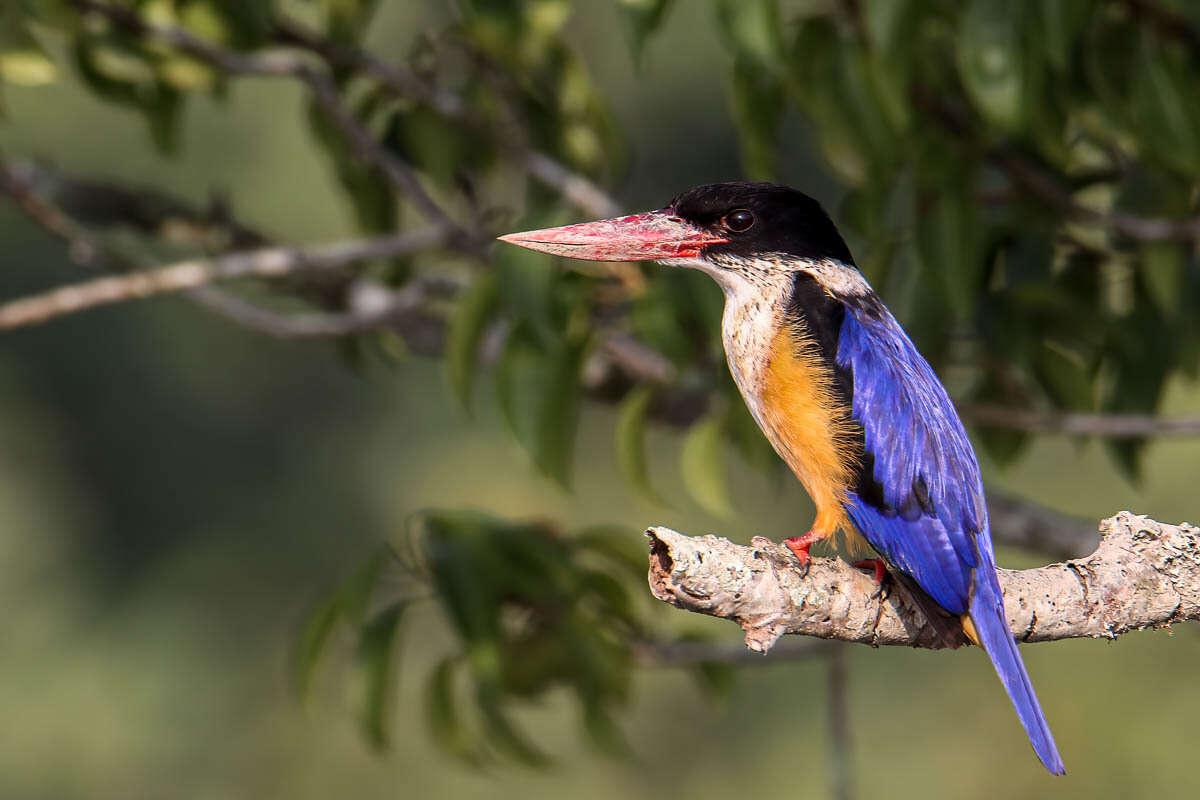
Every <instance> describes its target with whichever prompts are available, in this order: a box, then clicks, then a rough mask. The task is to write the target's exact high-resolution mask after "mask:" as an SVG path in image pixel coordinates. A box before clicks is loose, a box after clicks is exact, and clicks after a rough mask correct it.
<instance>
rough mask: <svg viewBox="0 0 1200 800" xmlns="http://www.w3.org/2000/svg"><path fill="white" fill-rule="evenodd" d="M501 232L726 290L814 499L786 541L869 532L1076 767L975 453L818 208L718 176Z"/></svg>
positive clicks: (555, 250) (731, 331)
mask: <svg viewBox="0 0 1200 800" xmlns="http://www.w3.org/2000/svg"><path fill="white" fill-rule="evenodd" d="M500 238H501V239H502V240H503V241H506V242H510V243H512V244H516V245H520V246H521V247H527V248H529V249H531V250H538V251H541V252H545V253H551V254H554V255H559V256H566V257H569V258H578V259H588V260H594V261H658V262H659V263H662V264H666V265H668V266H681V267H691V268H693V269H698V270H700V271H702V272H705V273H707V274H708V275H710V276H711V277H712V278H713V279H714V280H715V281H716V282H717V283H718V284H719V285H720V287H721V289H722V290H724V292H725V312H724V316H723V319H722V325H721V328H722V338H723V341H724V345H725V356H726V359H727V360H728V362H729V370H730V372H731V373H732V374H733V378H734V381H735V382H736V383H737V386H738V389H739V390H740V391H741V394H742V397H743V398H744V399H745V401H746V405H747V406H749V408H750V413H751V414H752V415H753V416H754V419H755V420H756V421H757V422H758V425H759V427H761V428H762V430H763V433H764V434H766V437H767V439H768V440H769V441H770V442H771V445H772V446H773V447H774V448H775V450H776V452H778V453H779V455H780V457H782V458H783V460H784V461H785V462H786V463H787V465H788V466H789V467H790V468H791V470H792V471H793V472H794V473H795V474H796V477H797V478H799V479H800V482H801V483H802V484H804V488H805V490H806V491H807V492H808V494H809V495H810V496H811V497H812V499H813V502H814V504H815V505H816V509H817V513H816V519H815V521H814V522H813V524H812V527H811V528H810V529H809V531H808V532H807V533H805V534H804V535H802V536H796V537H793V538H790V539H787V540H785V544H787V545H788V547H789V548H791V550H792V552H793V553H795V555H796V557H797V558H798V559H799V560H800V562H801V564H802V565H807V563H808V560H809V552H808V551H809V548H810V547H811V546H812V544H813V543H815V542H817V541H820V540H822V539H825V538H826V537H829V536H831V535H832V534H834V533H836V532H838V531H841V532H843V533H844V534H845V535H846V536H847V538H848V539H851V540H854V539H856V538H857V537H858V535H861V538H862V539H865V541H866V542H867V544H869V545H870V547H871V548H873V549H874V550H875V551H876V552H877V553H878V554H879V556H881V560H880V561H879V562H877V564H878V565H879V570H880V571H879V572H877V578H878V579H882V570H883V569H886V570H887V571H888V572H889V573H891V574H892V575H893V576H895V578H896V580H897V581H898V583H900V584H901V585H904V586H906V587H907V588H908V589H909V590H910V592H911V593H913V594H915V595H917V596H918V600H919V601H920V602H922V603H923V605H925V606H926V608H927V609H928V610H927V613H926V616H927V617H929V619H930V622H931V624H934V626H935V627H938V626H939V625H940V626H942V627H943V629H944V627H945V626H946V625H947V624H948V623H950V622H951V621H952V620H953V619H954V617H957V618H958V620H960V621H961V624H962V627H963V632H964V633H965V634H966V636H967V637H968V638H969V639H971V640H972V641H973V642H975V643H976V644H977V645H979V646H981V647H982V648H983V649H984V650H985V651H986V652H987V654H988V656H989V657H990V658H991V660H992V663H993V664H994V665H995V667H996V672H997V673H998V674H999V676H1000V680H1001V681H1002V682H1003V684H1004V688H1005V689H1006V690H1007V691H1008V694H1009V697H1011V698H1012V702H1013V705H1014V706H1015V707H1016V710H1017V716H1018V717H1019V718H1020V720H1021V724H1022V725H1024V727H1025V731H1026V732H1027V733H1028V735H1029V740H1030V742H1031V743H1032V744H1033V749H1034V750H1035V751H1036V752H1037V755H1038V758H1040V759H1041V761H1042V763H1043V764H1044V765H1045V766H1046V768H1047V769H1048V770H1050V772H1052V773H1054V774H1056V775H1061V774H1063V773H1064V771H1065V770H1064V768H1063V763H1062V759H1061V758H1060V757H1059V754H1058V749H1057V747H1056V746H1055V743H1054V737H1053V736H1052V735H1051V733H1050V728H1049V726H1048V725H1047V723H1046V718H1045V715H1044V714H1043V713H1042V709H1041V707H1040V706H1039V704H1038V700H1037V696H1036V695H1035V694H1034V691H1033V685H1032V684H1031V683H1030V680H1029V674H1028V673H1027V672H1026V670H1025V665H1024V663H1023V662H1022V661H1021V656H1020V653H1018V651H1017V644H1016V641H1015V640H1014V638H1013V635H1012V633H1011V632H1010V631H1009V628H1008V622H1007V618H1006V615H1005V613H1004V598H1003V595H1002V594H1001V592H1000V583H999V580H998V579H997V577H996V560H995V556H994V555H993V553H992V540H991V534H990V532H989V529H988V516H987V506H986V504H985V502H984V495H983V483H982V481H981V479H980V474H979V464H978V463H977V461H976V459H975V452H974V450H973V449H972V447H971V442H970V440H969V439H968V438H967V434H966V431H965V430H964V429H963V425H962V422H961V421H960V420H959V418H958V414H957V413H956V412H955V409H954V404H953V403H952V402H951V401H950V398H949V396H948V395H947V394H946V390H945V389H944V388H943V387H942V384H941V382H940V381H939V380H938V378H937V375H935V374H934V372H933V369H932V368H931V367H930V366H929V363H928V362H927V361H926V360H925V359H924V358H923V357H922V356H921V354H920V353H919V352H917V348H916V347H915V346H914V345H913V343H912V341H911V340H910V339H909V338H908V336H907V334H905V332H904V330H903V329H902V328H901V327H900V325H899V323H897V322H896V319H895V317H893V316H892V314H891V312H890V311H888V309H887V308H886V307H885V306H884V304H883V302H882V301H881V300H880V299H879V296H878V295H876V294H875V292H874V291H873V290H872V289H871V286H870V285H869V284H868V283H867V281H866V279H865V278H864V277H863V275H862V273H860V272H859V271H858V269H857V268H856V266H855V264H854V260H853V258H852V257H851V255H850V250H849V249H848V248H847V246H846V243H845V242H844V241H843V240H842V237H841V235H840V234H839V233H838V231H837V228H836V227H835V226H834V224H833V222H832V221H831V220H830V219H829V216H828V215H827V214H826V213H825V211H824V210H823V209H822V208H821V206H820V204H819V203H817V201H816V200H813V199H812V198H811V197H808V196H807V195H804V194H802V193H800V192H798V191H796V190H794V189H791V188H789V187H786V186H780V185H777V184H770V183H719V184H712V185H708V186H700V187H697V188H695V189H692V190H690V191H687V192H684V193H683V194H681V195H679V196H678V197H676V198H675V199H674V200H672V201H671V202H670V203H669V204H668V205H667V207H666V208H662V209H659V210H657V211H650V212H647V213H644V214H634V215H631V216H627V217H620V218H618V219H609V220H602V221H599V222H587V223H583V224H579V225H567V226H564V227H561V228H548V229H546V230H540V231H528V232H525V233H513V234H509V235H507V236H501V237H500ZM914 584H915V587H914ZM916 587H919V588H916ZM926 596H927V597H928V598H932V599H933V601H934V602H935V603H936V604H937V606H938V607H940V608H941V609H945V611H947V612H949V615H947V616H948V618H946V617H944V616H942V615H940V614H939V613H938V609H937V608H932V609H929V608H928V607H929V606H931V605H932V604H930V603H928V599H927V598H926ZM950 615H952V616H950ZM938 617H942V619H941V621H940V622H939V620H938V619H937V618H938ZM955 633H956V632H955Z"/></svg>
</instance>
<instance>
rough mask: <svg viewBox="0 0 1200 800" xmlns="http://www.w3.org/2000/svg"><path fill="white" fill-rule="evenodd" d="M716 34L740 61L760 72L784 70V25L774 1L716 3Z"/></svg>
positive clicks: (729, 0)
mask: <svg viewBox="0 0 1200 800" xmlns="http://www.w3.org/2000/svg"><path fill="white" fill-rule="evenodd" d="M716 11H717V30H718V31H719V32H720V33H721V34H722V36H723V37H724V39H725V42H726V45H727V46H728V47H729V49H730V50H731V51H733V53H734V54H735V56H736V57H737V60H739V61H742V62H744V63H746V64H747V65H748V66H749V65H755V66H757V67H758V68H759V69H760V70H765V71H767V72H771V73H778V72H779V71H780V70H782V68H783V53H784V47H783V36H782V34H783V25H782V24H781V23H780V20H779V8H778V7H777V6H776V4H775V0H716Z"/></svg>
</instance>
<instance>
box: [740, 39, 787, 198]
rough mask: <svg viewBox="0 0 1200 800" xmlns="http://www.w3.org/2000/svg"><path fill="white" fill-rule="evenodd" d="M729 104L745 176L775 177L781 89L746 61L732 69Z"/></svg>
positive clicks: (756, 67)
mask: <svg viewBox="0 0 1200 800" xmlns="http://www.w3.org/2000/svg"><path fill="white" fill-rule="evenodd" d="M732 95H733V97H732V102H733V111H734V117H735V119H736V120H737V123H738V133H739V134H740V141H741V145H742V163H743V165H744V167H745V169H746V173H747V175H749V176H750V177H751V178H754V179H756V180H766V179H768V178H770V177H771V176H772V174H773V173H774V163H775V143H776V140H777V139H778V135H779V123H780V120H781V119H782V118H783V108H784V98H783V87H782V85H781V84H780V82H779V81H778V80H777V79H776V78H775V76H774V75H773V74H772V73H769V72H765V71H764V70H763V69H762V68H761V67H760V66H759V65H758V64H756V63H754V62H752V61H749V60H748V59H745V58H741V59H738V60H737V62H736V63H735V64H734V67H733V87H732Z"/></svg>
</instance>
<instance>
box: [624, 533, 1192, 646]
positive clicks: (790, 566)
mask: <svg viewBox="0 0 1200 800" xmlns="http://www.w3.org/2000/svg"><path fill="white" fill-rule="evenodd" d="M1100 530H1101V533H1102V538H1101V541H1100V546H1099V547H1098V548H1097V549H1096V551H1095V552H1094V553H1092V554H1091V555H1090V556H1087V557H1085V558H1081V559H1076V560H1073V561H1067V562H1064V563H1057V564H1051V565H1049V566H1046V567H1041V568H1038V569H1030V570H1020V571H1013V570H1005V569H1002V570H1000V571H999V573H1000V585H1001V587H1002V588H1003V590H1004V597H1005V609H1006V611H1007V613H1008V621H1009V627H1010V628H1011V629H1012V631H1013V634H1014V635H1015V636H1017V637H1018V638H1019V639H1020V640H1021V641H1026V642H1037V641H1049V640H1055V639H1067V638H1073V637H1085V636H1086V637H1094V638H1110V639H1111V638H1115V637H1117V636H1119V635H1121V634H1122V633H1125V632H1127V631H1130V630H1135V629H1141V628H1147V627H1161V626H1168V625H1170V624H1171V623H1174V622H1180V621H1183V620H1188V619H1196V618H1198V617H1200V530H1197V529H1196V528H1194V527H1192V526H1190V525H1187V524H1183V525H1165V524H1162V523H1158V522H1155V521H1154V520H1152V519H1149V518H1147V517H1141V516H1138V515H1136V514H1131V513H1129V512H1127V511H1124V512H1121V513H1120V514H1118V515H1116V516H1115V517H1112V518H1110V519H1107V520H1105V521H1104V522H1103V523H1101V525H1100ZM646 535H647V536H648V537H649V538H650V574H649V581H650V589H651V591H652V592H653V593H654V596H655V597H657V598H658V599H660V600H663V601H664V602H667V603H670V604H671V605H674V606H676V607H678V608H682V609H684V610H686V611H693V612H696V613H699V614H707V615H709V616H714V617H722V618H725V619H730V620H733V621H734V622H736V623H737V624H738V625H740V626H741V627H742V629H743V630H744V631H745V634H746V646H747V647H749V648H750V649H751V650H754V651H757V652H763V653H765V652H766V651H767V650H769V649H770V648H771V646H772V645H774V644H775V642H776V641H777V640H778V639H779V637H780V636H782V635H783V634H785V633H802V634H807V635H810V636H818V637H821V638H825V639H840V640H844V641H851V642H859V643H863V644H871V645H909V646H912V647H925V648H932V649H936V648H938V647H942V646H944V645H943V643H942V640H941V639H939V637H938V636H937V634H936V633H935V631H934V629H933V628H932V627H931V626H930V625H929V624H928V623H927V621H926V619H925V616H924V614H923V613H922V611H921V610H920V607H919V606H918V604H916V603H914V602H912V601H911V599H910V598H908V597H906V596H905V595H904V593H903V592H892V593H890V594H889V595H887V596H884V597H880V596H879V594H878V593H877V592H876V587H875V584H874V581H873V580H872V579H871V577H870V576H868V575H866V574H864V573H863V572H861V571H859V570H857V569H855V568H854V567H852V566H850V565H849V564H847V563H846V562H845V561H842V560H841V559H838V558H814V559H813V560H812V563H811V566H810V568H809V570H808V572H807V573H804V572H803V571H802V570H801V568H800V565H799V564H798V562H797V561H796V560H795V558H794V557H793V556H792V555H791V554H790V553H789V552H788V551H787V550H786V549H785V548H783V547H781V546H780V545H776V544H774V543H773V542H770V541H769V540H767V539H764V538H762V537H755V538H754V539H753V540H751V544H750V546H746V545H739V544H734V543H733V542H731V541H729V540H728V539H723V538H720V537H717V536H712V535H708V536H700V537H691V536H686V535H684V534H682V533H679V532H677V531H674V530H671V529H670V528H662V527H654V528H650V529H648V530H647V531H646Z"/></svg>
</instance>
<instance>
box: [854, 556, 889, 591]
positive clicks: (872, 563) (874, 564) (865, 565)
mask: <svg viewBox="0 0 1200 800" xmlns="http://www.w3.org/2000/svg"><path fill="white" fill-rule="evenodd" d="M854 566H855V567H856V568H857V569H867V570H871V571H873V572H874V573H875V585H876V586H878V587H882V586H883V579H884V578H886V577H887V564H885V563H883V559H882V558H868V559H865V560H863V561H855V562H854Z"/></svg>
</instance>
